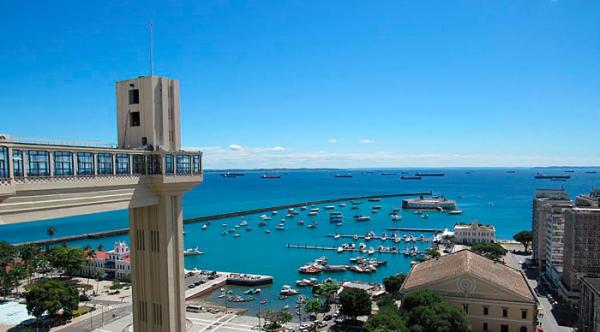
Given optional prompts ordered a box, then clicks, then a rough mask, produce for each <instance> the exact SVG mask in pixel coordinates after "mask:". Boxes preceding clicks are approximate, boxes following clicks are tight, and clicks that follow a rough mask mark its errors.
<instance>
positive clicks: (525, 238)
mask: <svg viewBox="0 0 600 332" xmlns="http://www.w3.org/2000/svg"><path fill="white" fill-rule="evenodd" d="M513 239H515V241H517V242H519V243H521V244H522V245H523V247H524V248H525V252H527V249H529V245H530V244H531V241H533V232H532V231H520V232H518V233H517V234H515V235H513Z"/></svg>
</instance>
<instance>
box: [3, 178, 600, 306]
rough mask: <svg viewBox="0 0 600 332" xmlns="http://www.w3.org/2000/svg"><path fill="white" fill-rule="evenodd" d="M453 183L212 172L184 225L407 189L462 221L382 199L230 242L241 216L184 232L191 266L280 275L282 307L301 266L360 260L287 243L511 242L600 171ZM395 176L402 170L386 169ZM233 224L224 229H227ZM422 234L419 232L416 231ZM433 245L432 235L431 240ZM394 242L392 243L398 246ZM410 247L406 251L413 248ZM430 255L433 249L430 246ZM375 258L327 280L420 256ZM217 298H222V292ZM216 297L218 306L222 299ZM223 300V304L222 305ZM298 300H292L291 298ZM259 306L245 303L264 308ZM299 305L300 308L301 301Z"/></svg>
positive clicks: (395, 268) (17, 231) (97, 222)
mask: <svg viewBox="0 0 600 332" xmlns="http://www.w3.org/2000/svg"><path fill="white" fill-rule="evenodd" d="M564 170H565V169H545V170H544V173H545V174H561V175H562V174H565V173H564ZM437 171H441V172H444V173H445V174H446V175H445V176H444V177H424V178H423V179H422V180H401V179H400V171H397V175H396V176H382V175H380V173H381V172H378V171H375V172H373V173H369V172H366V171H364V170H357V171H351V172H350V173H352V174H353V177H352V178H335V177H334V174H335V172H334V171H331V172H330V171H290V172H288V173H287V174H286V175H283V176H282V177H281V178H280V179H260V177H259V176H260V174H261V173H257V172H247V173H246V175H245V176H241V177H237V178H223V177H221V176H220V175H219V174H218V173H210V172H207V173H206V175H205V182H204V183H203V184H202V185H200V186H198V187H197V188H195V189H194V190H192V191H191V192H189V193H187V194H186V195H185V196H184V216H185V218H191V217H198V216H205V215H212V214H218V213H225V212H233V211H239V210H248V209H254V208H261V207H268V206H275V205H281V204H286V203H296V202H301V201H310V200H320V199H326V198H336V197H347V196H362V195H375V194H391V193H402V192H421V191H432V192H433V193H434V194H437V195H444V196H446V197H448V198H451V199H456V200H457V204H458V208H460V209H461V210H463V211H464V214H463V215H459V216H450V215H447V214H441V213H436V212H431V213H429V218H428V219H422V218H419V217H418V216H417V215H414V214H413V213H412V212H409V211H402V216H403V219H402V220H401V221H396V222H395V221H392V220H391V219H390V218H389V216H388V212H389V211H390V210H391V209H392V208H394V207H400V206H401V201H402V198H400V197H398V198H389V199H383V200H382V201H381V202H378V203H371V202H364V203H363V204H362V205H361V210H362V213H363V214H369V215H370V214H371V213H370V211H371V208H370V207H371V206H372V205H374V204H379V205H382V206H383V208H382V211H381V212H380V213H378V214H375V215H373V219H372V220H371V221H370V222H355V221H354V220H353V219H352V218H351V216H352V215H354V214H357V213H358V212H357V211H356V210H350V207H349V206H348V207H345V208H338V210H341V211H343V212H344V215H345V222H344V225H343V226H341V227H338V226H336V225H335V224H330V223H329V222H328V219H327V217H326V214H325V213H323V212H322V213H320V214H319V216H318V217H314V218H310V217H308V216H307V215H306V212H304V213H302V214H300V215H298V216H296V217H295V218H294V219H293V220H290V221H287V222H286V230H285V231H276V230H274V227H275V225H276V224H277V222H278V221H279V219H281V218H283V216H285V214H286V213H285V211H280V213H279V216H278V217H275V218H273V220H272V221H271V224H270V225H269V226H268V227H267V228H269V229H270V230H271V234H265V232H264V228H262V227H258V225H257V223H258V221H259V218H258V216H248V217H247V219H248V221H249V223H250V225H251V227H252V231H250V232H246V231H243V230H242V231H239V233H240V235H241V236H240V237H239V238H234V237H232V236H231V234H228V235H226V236H223V235H221V232H222V231H223V230H224V229H228V228H231V227H232V226H233V225H234V224H236V223H239V221H240V218H239V217H236V218H231V219H229V220H227V219H224V220H216V221H213V222H212V223H211V225H210V226H209V227H208V229H207V230H205V231H203V230H201V226H202V223H196V224H189V225H186V226H185V231H186V236H185V245H186V247H196V246H198V247H199V248H200V250H202V251H204V252H205V254H203V255H201V256H188V257H186V259H185V265H186V268H188V269H191V268H199V269H210V270H219V271H231V272H244V273H258V274H268V275H272V276H274V277H275V283H274V285H273V286H271V287H263V294H262V295H261V297H264V298H269V299H272V300H273V301H271V302H272V303H273V302H276V304H278V305H279V304H280V302H279V300H274V299H275V298H276V295H277V293H278V290H279V288H280V287H281V285H283V284H291V285H293V284H294V281H295V280H297V279H301V278H306V276H302V275H299V274H298V273H297V271H296V270H297V268H298V267H299V266H301V265H303V264H304V263H306V262H309V261H312V260H314V259H315V258H317V257H320V256H328V257H329V260H330V263H331V264H348V263H349V262H348V259H349V258H350V257H352V256H356V254H349V253H342V254H338V253H336V252H328V251H314V250H300V249H286V248H285V245H286V244H287V243H300V244H305V243H306V244H318V245H330V246H337V245H339V244H340V243H342V242H351V240H349V239H346V240H341V239H340V240H335V239H333V238H328V237H326V236H325V235H326V234H328V233H335V232H340V233H344V234H364V233H365V232H367V231H370V230H373V231H375V232H376V233H377V234H380V233H382V232H383V231H385V229H386V228H387V227H392V226H397V227H421V228H432V227H436V228H451V227H452V226H453V225H454V224H455V223H456V222H469V221H471V220H472V219H477V220H479V221H480V222H482V223H486V224H493V225H494V226H495V227H496V230H497V237H498V238H499V239H510V238H511V237H512V235H513V234H514V233H516V232H518V231H520V230H523V229H530V227H531V201H532V196H533V192H534V190H535V189H538V188H560V187H564V188H565V190H567V191H568V192H569V193H570V194H571V195H572V196H573V197H574V196H575V195H577V194H583V193H588V192H590V191H591V189H592V188H594V187H600V173H598V174H586V173H585V172H584V170H583V169H576V170H575V172H574V173H568V174H569V175H571V179H569V180H568V181H564V182H562V181H561V182H555V181H550V180H535V179H534V178H533V176H534V175H535V173H536V172H538V171H539V170H537V169H517V170H516V172H515V173H507V172H506V169H489V168H486V169H440V170H437ZM385 172H386V173H389V172H393V171H391V170H386V171H385ZM298 219H303V220H305V221H306V224H305V226H299V225H296V222H295V221H296V220H298ZM311 219H316V220H317V221H318V224H319V225H318V227H317V228H316V229H309V228H307V227H306V225H307V224H308V223H309V221H310V220H311ZM223 223H227V224H228V227H227V228H223V227H222V226H221V224H223ZM127 224H128V219H127V212H126V211H116V212H110V213H102V214H95V215H87V216H79V217H71V218H61V219H55V220H49V221H39V222H33V223H26V224H16V225H4V226H0V240H5V241H8V242H12V243H17V242H24V241H31V240H38V239H44V238H47V235H46V229H47V227H48V226H54V227H55V228H56V229H57V234H56V236H58V237H60V236H67V235H73V234H80V233H90V232H97V231H102V230H111V229H116V228H124V227H127ZM400 234H402V233H400ZM414 235H419V234H414ZM424 235H426V236H427V237H428V238H430V235H429V234H424ZM116 240H126V241H128V239H127V236H119V237H112V238H105V239H97V240H82V241H75V242H73V243H71V245H80V246H84V245H86V244H90V245H92V246H93V247H96V246H97V245H98V244H103V245H104V246H105V248H110V247H112V244H113V243H114V241H116ZM371 242H372V243H369V246H374V247H375V248H377V246H378V245H379V244H380V243H379V241H371ZM391 244H392V243H391V242H387V244H386V245H387V246H389V245H391ZM404 246H405V245H404V243H401V244H400V245H399V247H400V248H401V249H403V248H404ZM420 246H422V247H423V248H424V247H426V246H427V244H421V245H420ZM374 257H376V258H378V259H384V260H387V261H388V264H387V265H386V266H382V267H380V268H379V269H378V271H377V272H376V273H374V274H369V275H366V274H355V273H352V272H344V273H336V274H328V275H322V276H321V278H324V277H326V276H331V277H334V278H336V279H339V280H364V281H377V282H380V281H381V280H382V278H383V277H385V276H387V275H390V274H393V273H396V272H401V271H407V270H408V269H409V267H410V261H411V258H407V257H404V256H402V255H391V254H375V255H374ZM214 296H216V295H214ZM215 300H217V299H216V298H215ZM218 301H220V300H218ZM290 301H293V299H291V300H290ZM256 303H257V302H251V303H250V304H247V305H246V306H248V307H250V308H251V310H256ZM290 306H291V307H293V305H292V303H290Z"/></svg>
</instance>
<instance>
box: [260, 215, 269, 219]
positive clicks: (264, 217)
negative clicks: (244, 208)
mask: <svg viewBox="0 0 600 332" xmlns="http://www.w3.org/2000/svg"><path fill="white" fill-rule="evenodd" d="M260 219H261V220H271V217H269V216H267V215H266V214H263V215H262V216H260Z"/></svg>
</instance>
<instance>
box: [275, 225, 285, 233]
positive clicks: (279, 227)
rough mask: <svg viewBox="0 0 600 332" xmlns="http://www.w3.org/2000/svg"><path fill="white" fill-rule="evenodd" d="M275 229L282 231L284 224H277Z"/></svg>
mask: <svg viewBox="0 0 600 332" xmlns="http://www.w3.org/2000/svg"><path fill="white" fill-rule="evenodd" d="M275 229H276V230H278V231H282V230H284V229H285V226H284V225H283V224H279V225H277V227H275Z"/></svg>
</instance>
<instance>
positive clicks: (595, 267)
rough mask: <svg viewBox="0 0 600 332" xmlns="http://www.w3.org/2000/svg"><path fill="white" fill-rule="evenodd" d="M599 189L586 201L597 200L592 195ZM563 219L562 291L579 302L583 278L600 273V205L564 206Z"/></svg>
mask: <svg viewBox="0 0 600 332" xmlns="http://www.w3.org/2000/svg"><path fill="white" fill-rule="evenodd" d="M597 192H598V191H597V190H596V191H594V192H592V194H591V195H589V196H587V201H589V202H594V201H595V200H594V197H593V195H595V194H597ZM585 197H586V196H581V197H580V200H578V201H579V202H582V201H585ZM596 202H597V201H596ZM564 219H565V221H564V251H563V273H562V276H561V283H560V288H559V294H561V296H562V297H564V298H565V299H568V300H569V301H570V302H571V303H572V304H574V305H576V304H577V303H578V298H579V292H580V290H581V279H582V278H585V277H592V278H599V277H600V208H599V207H598V206H594V205H592V206H586V205H584V206H583V207H580V206H575V207H573V208H569V209H565V210H564Z"/></svg>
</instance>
